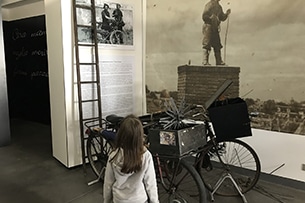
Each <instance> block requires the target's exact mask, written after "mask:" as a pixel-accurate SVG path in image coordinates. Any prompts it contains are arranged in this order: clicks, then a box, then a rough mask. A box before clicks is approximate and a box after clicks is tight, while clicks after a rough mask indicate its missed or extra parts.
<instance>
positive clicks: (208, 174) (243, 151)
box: [196, 140, 261, 196]
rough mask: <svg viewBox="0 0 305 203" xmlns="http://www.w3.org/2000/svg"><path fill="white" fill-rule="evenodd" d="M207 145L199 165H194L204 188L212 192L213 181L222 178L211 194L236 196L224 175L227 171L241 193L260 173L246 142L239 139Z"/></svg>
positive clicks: (214, 183)
mask: <svg viewBox="0 0 305 203" xmlns="http://www.w3.org/2000/svg"><path fill="white" fill-rule="evenodd" d="M208 144H209V145H210V148H209V151H208V153H205V152H202V154H201V155H200V157H199V158H200V161H199V162H198V164H199V165H197V166H196V168H197V170H199V173H200V175H201V177H202V180H203V182H204V184H205V186H206V188H207V189H208V190H210V191H213V190H214V189H215V188H216V187H217V182H218V181H220V180H221V179H224V181H223V182H222V184H221V185H220V186H219V188H218V189H217V190H216V192H215V193H216V194H219V195H223V196H235V195H239V193H238V191H237V189H236V187H235V186H234V184H233V181H232V180H231V179H230V178H228V176H226V175H228V174H230V175H231V176H232V178H233V179H234V181H235V182H236V183H237V185H238V188H239V190H240V191H241V192H242V193H246V192H248V191H249V190H251V189H252V188H253V187H254V186H255V184H256V183H257V181H258V179H259V176H260V172H261V165H260V161H259V158H258V156H257V154H256V153H255V151H254V150H253V149H252V148H251V147H250V146H249V145H248V144H246V143H245V142H243V141H240V140H230V141H223V142H219V143H217V146H213V144H212V143H208ZM217 153H218V155H219V156H218V155H217ZM225 177H226V178H225Z"/></svg>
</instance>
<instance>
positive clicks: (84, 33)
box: [76, 0, 134, 46]
mask: <svg viewBox="0 0 305 203" xmlns="http://www.w3.org/2000/svg"><path fill="white" fill-rule="evenodd" d="M77 4H80V5H85V6H86V5H87V6H91V3H90V1H89V0H77ZM95 8H96V28H97V42H98V43H99V44H102V45H109V46H133V43H134V42H133V6H132V5H131V4H123V3H119V2H106V1H101V0H96V1H95ZM76 12H77V18H78V19H77V21H78V24H83V25H88V26H89V25H91V22H92V17H91V15H90V12H89V10H86V9H80V8H78V9H77V10H76ZM92 37H93V36H92V32H91V29H90V28H89V27H82V28H78V39H79V40H80V41H81V42H85V43H91V42H92V40H93V39H92Z"/></svg>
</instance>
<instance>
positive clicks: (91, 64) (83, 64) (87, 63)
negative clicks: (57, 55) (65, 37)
mask: <svg viewBox="0 0 305 203" xmlns="http://www.w3.org/2000/svg"><path fill="white" fill-rule="evenodd" d="M79 65H97V63H79Z"/></svg>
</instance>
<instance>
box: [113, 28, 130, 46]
mask: <svg viewBox="0 0 305 203" xmlns="http://www.w3.org/2000/svg"><path fill="white" fill-rule="evenodd" d="M109 41H110V43H111V44H124V43H125V42H126V34H125V33H124V32H123V31H121V30H114V31H112V33H111V35H110V37H109Z"/></svg>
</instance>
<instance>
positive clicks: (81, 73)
mask: <svg viewBox="0 0 305 203" xmlns="http://www.w3.org/2000/svg"><path fill="white" fill-rule="evenodd" d="M76 1H77V0H73V16H74V35H75V66H76V71H77V87H78V106H79V125H80V135H81V150H82V163H83V166H84V168H85V164H86V158H87V155H86V150H85V147H86V140H87V137H86V136H85V129H84V123H85V122H86V121H89V120H97V122H98V124H99V126H101V125H102V123H101V119H102V101H101V87H100V68H99V53H98V41H97V22H96V8H95V0H89V1H87V2H89V4H88V3H86V4H84V3H83V4H82V3H77V2H76ZM81 14H83V15H81ZM84 16H86V19H81V17H84ZM84 34H85V35H84ZM84 36H85V39H84ZM90 51H91V54H89V56H88V53H90ZM86 54H87V55H86Z"/></svg>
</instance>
